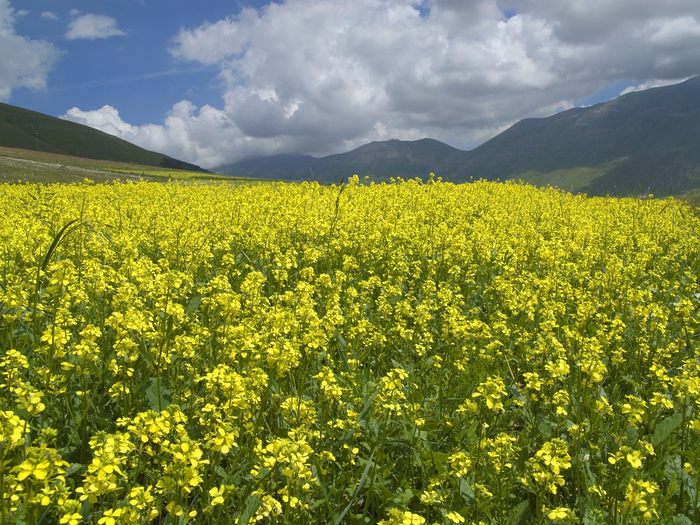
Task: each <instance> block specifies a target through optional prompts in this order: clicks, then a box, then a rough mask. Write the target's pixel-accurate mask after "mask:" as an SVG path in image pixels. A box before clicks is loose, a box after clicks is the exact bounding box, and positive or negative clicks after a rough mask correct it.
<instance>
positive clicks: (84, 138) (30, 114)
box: [0, 103, 206, 172]
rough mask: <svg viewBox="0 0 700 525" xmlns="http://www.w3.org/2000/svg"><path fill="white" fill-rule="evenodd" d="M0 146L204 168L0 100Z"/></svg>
mask: <svg viewBox="0 0 700 525" xmlns="http://www.w3.org/2000/svg"><path fill="white" fill-rule="evenodd" d="M0 146H5V147H9V148H22V149H26V150H35V151H41V152H46V153H58V154H61V155H71V156H75V157H82V158H89V159H96V160H111V161H117V162H128V163H134V164H142V165H146V166H158V167H161V168H167V169H178V170H188V171H201V172H205V171H206V170H203V169H202V168H200V167H199V166H196V165H194V164H190V163H189V162H184V161H181V160H178V159H174V158H172V157H169V156H167V155H164V154H162V153H157V152H155V151H149V150H147V149H144V148H140V147H139V146H136V145H134V144H131V143H130V142H127V141H126V140H122V139H120V138H117V137H115V136H113V135H109V134H108V133H104V132H102V131H99V130H96V129H94V128H91V127H89V126H84V125H82V124H77V123H75V122H69V121H67V120H63V119H60V118H56V117H51V116H49V115H45V114H43V113H38V112H36V111H30V110H28V109H24V108H20V107H17V106H12V105H9V104H3V103H0Z"/></svg>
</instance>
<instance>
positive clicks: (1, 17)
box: [0, 0, 60, 100]
mask: <svg viewBox="0 0 700 525" xmlns="http://www.w3.org/2000/svg"><path fill="white" fill-rule="evenodd" d="M20 14H21V13H20V12H16V11H15V10H14V9H13V8H12V6H11V5H10V3H9V1H8V0H0V49H2V50H3V57H2V60H0V100H7V99H9V98H10V95H11V94H12V91H13V90H15V89H17V88H20V87H26V88H30V89H45V88H46V78H47V76H48V73H49V71H50V70H51V68H52V67H53V65H54V63H55V62H56V61H57V60H58V58H59V56H60V52H59V51H58V49H56V48H55V47H54V46H53V45H52V44H51V43H49V42H46V41H44V40H33V39H30V38H27V37H24V36H22V35H18V34H17V32H16V31H15V20H16V18H17V16H19V15H20Z"/></svg>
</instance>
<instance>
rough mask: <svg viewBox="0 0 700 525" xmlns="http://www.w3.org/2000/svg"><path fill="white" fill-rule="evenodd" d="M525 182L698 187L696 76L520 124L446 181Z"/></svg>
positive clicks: (594, 187) (663, 190) (639, 188)
mask: <svg viewBox="0 0 700 525" xmlns="http://www.w3.org/2000/svg"><path fill="white" fill-rule="evenodd" d="M468 177H483V178H487V179H494V178H500V179H510V178H524V179H525V180H530V181H532V182H538V183H544V184H547V183H550V184H553V185H559V186H564V187H565V189H570V188H569V187H567V186H571V189H574V190H583V191H586V192H587V193H591V194H606V193H610V194H639V193H648V192H652V193H655V194H659V195H668V194H678V193H682V192H685V191H688V190H690V189H693V188H698V187H700V77H693V78H691V79H689V80H687V81H685V82H682V83H680V84H674V85H670V86H664V87H659V88H654V89H648V90H644V91H637V92H633V93H628V94H626V95H623V96H621V97H618V98H616V99H614V100H611V101H609V102H604V103H601V104H596V105H594V106H590V107H586V108H574V109H570V110H567V111H563V112H561V113H557V114H555V115H553V116H551V117H547V118H534V119H525V120H521V121H520V122H518V123H517V124H515V125H514V126H512V127H511V128H509V129H508V130H506V131H504V132H503V133H501V134H499V135H497V136H496V137H494V138H492V139H491V140H489V141H487V142H485V143H484V144H482V145H481V146H479V147H477V148H475V149H473V150H472V151H470V152H469V153H468V155H467V156H466V158H465V162H464V164H463V165H462V167H461V168H460V170H459V173H456V174H452V175H451V176H450V178H452V179H453V180H466V179H467V178H468Z"/></svg>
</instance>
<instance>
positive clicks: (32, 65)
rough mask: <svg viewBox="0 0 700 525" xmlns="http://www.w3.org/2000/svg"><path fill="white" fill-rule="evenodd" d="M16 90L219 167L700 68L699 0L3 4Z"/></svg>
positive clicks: (494, 127)
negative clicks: (248, 158)
mask: <svg viewBox="0 0 700 525" xmlns="http://www.w3.org/2000/svg"><path fill="white" fill-rule="evenodd" d="M0 57H2V59H1V60H0V101H3V102H7V103H10V104H14V105H18V106H22V107H26V108H29V109H33V110H35V111H40V112H42V113H47V114H50V115H54V116H58V117H61V118H65V119H68V120H72V121H75V122H79V123H82V124H87V125H90V126H93V127H96V128H98V129H101V130H103V131H106V132H108V133H112V134H114V135H117V136H119V137H121V138H124V139H126V140H129V141H131V142H134V143H136V144H138V145H140V146H143V147H145V148H148V149H152V150H155V151H160V152H163V153H166V154H169V155H172V156H174V157H176V158H179V159H182V160H187V161H190V162H194V163H197V164H199V165H201V166H203V167H207V168H212V167H216V166H219V165H222V164H226V163H231V162H235V161H237V160H240V159H243V158H247V157H253V156H259V155H270V154H276V153H304V154H312V155H326V154H330V153H339V152H343V151H348V150H350V149H352V148H354V147H357V146H359V145H362V144H365V143H367V142H370V141H372V140H386V139H391V138H396V139H403V140H415V139H419V138H422V137H431V138H435V139H438V140H442V141H444V142H446V143H448V144H450V145H452V146H455V147H459V148H463V149H471V148H473V147H475V146H477V145H478V144H480V143H482V142H484V141H485V140H488V139H489V138H491V137H493V136H494V135H496V134H497V133H499V132H501V131H503V130H505V129H507V128H508V127H509V126H511V125H512V124H514V123H515V122H517V121H518V120H521V119H523V118H527V117H540V116H548V115H551V114H553V113H555V112H557V111H561V110H564V109H568V108H571V107H574V106H582V105H591V104H595V103H598V102H602V101H606V100H610V99H612V98H614V97H616V96H618V95H620V94H624V93H628V92H630V91H634V90H638V89H646V88H649V87H655V86H662V85H666V84H671V83H675V82H678V81H681V80H684V79H686V78H689V77H691V76H693V75H695V74H698V73H700V71H699V70H700V1H699V0H664V1H660V0H568V1H561V0H277V1H276V2H266V1H263V0H259V1H253V0H200V1H198V2H193V1H191V0H0Z"/></svg>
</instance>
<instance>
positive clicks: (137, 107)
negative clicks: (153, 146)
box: [9, 0, 259, 125]
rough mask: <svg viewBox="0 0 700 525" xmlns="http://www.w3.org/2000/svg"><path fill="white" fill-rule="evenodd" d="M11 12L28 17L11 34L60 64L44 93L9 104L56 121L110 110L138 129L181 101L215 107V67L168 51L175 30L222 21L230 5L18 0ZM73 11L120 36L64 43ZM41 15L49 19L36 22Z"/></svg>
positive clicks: (215, 1)
mask: <svg viewBox="0 0 700 525" xmlns="http://www.w3.org/2000/svg"><path fill="white" fill-rule="evenodd" d="M258 3H259V2H258ZM258 3H256V2H246V5H252V6H255V5H257V4H258ZM13 5H14V7H15V8H16V9H24V10H27V11H29V13H28V14H26V15H24V16H21V17H19V18H18V20H17V24H16V29H17V32H18V33H19V34H22V35H26V36H28V37H30V38H32V39H43V40H48V41H50V42H52V43H53V44H54V45H55V46H56V47H57V48H58V49H60V51H61V57H60V59H59V60H58V61H57V63H56V65H55V66H54V67H53V68H52V70H51V72H50V74H49V76H48V87H47V89H46V90H40V91H37V90H31V89H27V88H24V89H18V90H17V91H16V92H14V93H13V94H12V97H11V98H10V100H9V102H10V103H12V104H16V105H19V106H23V107H28V108H31V109H34V110H36V111H41V112H43V113H48V114H51V115H61V114H63V113H65V111H66V110H67V109H68V108H70V107H73V106H80V107H86V108H97V107H101V106H103V105H105V104H110V105H113V106H115V107H118V108H119V111H120V113H121V114H122V116H123V117H124V119H125V120H128V121H129V122H132V123H134V124H137V125H139V124H146V123H148V122H157V121H160V120H162V119H163V116H164V115H165V114H166V113H167V112H168V110H169V109H170V108H171V107H172V106H173V104H175V103H176V102H177V101H179V100H181V99H183V98H188V99H189V100H192V101H193V102H194V103H195V104H204V103H217V102H218V101H220V99H221V90H220V89H218V86H217V79H216V77H217V73H218V71H217V69H216V67H214V66H210V65H209V66H207V65H201V64H183V63H182V62H180V61H178V60H175V59H174V58H173V57H172V56H171V55H170V53H169V52H168V47H169V43H170V40H171V39H172V38H173V36H174V35H175V34H176V33H177V31H178V30H179V29H180V28H182V27H195V26H198V25H200V24H202V23H205V22H207V21H212V20H218V19H221V18H224V17H226V16H230V15H232V14H235V13H236V12H238V11H239V10H240V6H241V5H242V4H241V2H236V1H231V0H207V1H206V2H193V1H168V0H157V1H153V0H113V1H94V0H92V1H87V0H82V1H81V0H69V1H63V0H54V1H46V0H22V1H21V2H20V1H15V2H13ZM202 5H204V6H205V7H204V8H203V7H202ZM76 10H78V11H80V12H81V13H96V14H100V15H105V16H109V17H112V18H114V19H115V20H116V21H117V25H118V27H119V28H120V29H121V30H122V31H123V32H124V33H125V35H123V36H115V37H111V38H104V39H76V40H68V39H67V38H66V36H65V34H66V30H67V27H68V25H69V23H70V22H71V20H74V19H75V18H76V17H77V16H79V15H78V14H77V13H76V14H73V15H72V14H71V13H75V11H76ZM46 12H50V13H53V14H55V15H56V16H57V18H56V19H53V18H48V15H45V17H42V16H41V14H42V13H46Z"/></svg>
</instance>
